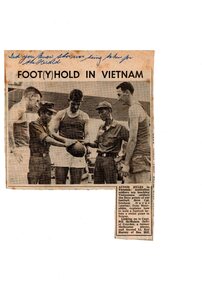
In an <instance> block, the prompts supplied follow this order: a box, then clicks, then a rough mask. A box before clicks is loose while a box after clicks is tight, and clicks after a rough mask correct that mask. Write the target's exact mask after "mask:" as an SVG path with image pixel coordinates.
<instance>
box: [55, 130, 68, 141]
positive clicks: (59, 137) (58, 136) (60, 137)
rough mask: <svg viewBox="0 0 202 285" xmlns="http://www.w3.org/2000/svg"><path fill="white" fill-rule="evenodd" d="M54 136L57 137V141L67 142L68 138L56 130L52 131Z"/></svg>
mask: <svg viewBox="0 0 202 285" xmlns="http://www.w3.org/2000/svg"><path fill="white" fill-rule="evenodd" d="M51 135H52V137H53V138H54V139H56V140H57V141H60V142H63V143H65V142H66V140H67V139H66V138H64V137H62V136H60V135H58V134H57V133H55V132H52V134H51Z"/></svg>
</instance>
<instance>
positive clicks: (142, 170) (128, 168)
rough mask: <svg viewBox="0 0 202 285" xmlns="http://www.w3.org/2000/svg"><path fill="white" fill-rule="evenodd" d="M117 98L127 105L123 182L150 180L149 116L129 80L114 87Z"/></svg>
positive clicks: (145, 181)
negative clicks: (127, 122)
mask: <svg viewBox="0 0 202 285" xmlns="http://www.w3.org/2000/svg"><path fill="white" fill-rule="evenodd" d="M116 90H117V96H118V100H119V101H121V102H122V103H123V104H124V105H128V106H129V111H128V116H129V132H130V134H129V140H128V144H127V147H126V158H125V161H124V163H123V164H122V173H123V175H124V176H125V183H147V182H150V181H151V157H150V118H149V116H148V115H147V113H146V112H145V110H144V109H143V107H142V105H141V104H140V102H139V101H138V100H137V98H136V96H135V92H134V87H133V85H132V84H131V83H130V82H122V83H121V84H119V85H118V86H117V87H116Z"/></svg>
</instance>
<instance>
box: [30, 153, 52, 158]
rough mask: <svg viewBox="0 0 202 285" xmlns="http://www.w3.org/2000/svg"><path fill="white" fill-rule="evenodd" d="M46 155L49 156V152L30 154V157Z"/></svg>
mask: <svg viewBox="0 0 202 285" xmlns="http://www.w3.org/2000/svg"><path fill="white" fill-rule="evenodd" d="M48 155H49V152H45V153H39V152H31V156H36V157H46V156H48Z"/></svg>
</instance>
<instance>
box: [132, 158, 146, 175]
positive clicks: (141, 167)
mask: <svg viewBox="0 0 202 285" xmlns="http://www.w3.org/2000/svg"><path fill="white" fill-rule="evenodd" d="M142 171H148V172H150V171H151V157H150V155H134V156H133V157H132V159H131V161H130V173H137V172H142Z"/></svg>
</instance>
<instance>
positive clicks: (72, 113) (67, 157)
mask: <svg viewBox="0 0 202 285" xmlns="http://www.w3.org/2000/svg"><path fill="white" fill-rule="evenodd" d="M82 100H83V93H82V91H81V90H79V89H74V90H72V91H71V92H70V96H69V102H70V104H69V107H68V108H66V109H64V110H61V111H59V112H58V113H57V115H56V116H55V117H54V118H53V119H52V120H51V123H50V130H51V132H52V133H54V134H56V133H57V132H59V135H60V136H61V137H64V138H67V139H74V140H78V141H82V142H83V143H86V142H89V131H88V125H89V116H88V114H87V113H85V112H83V111H82V110H80V105H81V102H82ZM51 152H52V160H53V163H54V166H55V179H56V184H66V180H67V175H68V172H69V171H70V184H80V183H81V179H82V174H83V170H84V168H85V167H86V160H85V157H84V156H83V157H75V156H73V155H71V154H70V153H68V152H66V151H65V150H64V149H61V148H56V147H54V149H53V147H52V151H51Z"/></svg>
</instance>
